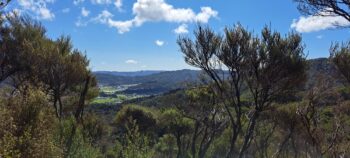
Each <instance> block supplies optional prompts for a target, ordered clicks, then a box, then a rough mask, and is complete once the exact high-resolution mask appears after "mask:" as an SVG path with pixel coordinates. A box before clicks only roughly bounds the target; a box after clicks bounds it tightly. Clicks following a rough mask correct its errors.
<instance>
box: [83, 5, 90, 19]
mask: <svg viewBox="0 0 350 158" xmlns="http://www.w3.org/2000/svg"><path fill="white" fill-rule="evenodd" d="M89 14H90V11H89V10H87V9H85V7H83V8H81V15H82V16H83V17H87V16H89Z"/></svg>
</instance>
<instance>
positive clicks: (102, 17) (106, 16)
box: [92, 10, 114, 24]
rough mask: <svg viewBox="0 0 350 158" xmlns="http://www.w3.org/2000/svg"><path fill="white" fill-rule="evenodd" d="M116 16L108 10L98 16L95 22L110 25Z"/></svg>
mask: <svg viewBox="0 0 350 158" xmlns="http://www.w3.org/2000/svg"><path fill="white" fill-rule="evenodd" d="M113 16H114V15H113V14H112V13H111V12H109V11H108V10H103V11H102V12H101V13H100V14H98V15H97V17H95V18H93V19H92V20H93V21H97V22H100V23H102V24H108V21H109V20H110V19H111V18H112V17H113Z"/></svg>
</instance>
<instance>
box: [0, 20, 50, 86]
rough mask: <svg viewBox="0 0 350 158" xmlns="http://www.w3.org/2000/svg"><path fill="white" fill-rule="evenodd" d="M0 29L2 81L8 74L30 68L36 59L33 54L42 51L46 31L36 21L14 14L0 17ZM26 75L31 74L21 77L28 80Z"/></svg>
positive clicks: (0, 79) (27, 70)
mask: <svg viewBox="0 0 350 158" xmlns="http://www.w3.org/2000/svg"><path fill="white" fill-rule="evenodd" d="M0 30H1V31H0V36H1V38H0V46H1V47H0V82H2V81H4V80H6V79H8V77H10V76H14V75H15V74H18V73H23V72H24V73H25V72H29V71H31V70H32V68H33V65H34V64H33V62H34V63H35V61H37V60H35V59H38V58H36V57H35V56H36V55H37V54H39V53H40V52H42V48H43V42H44V39H45V32H46V31H45V28H43V27H42V26H41V24H39V23H38V22H36V21H33V20H31V19H30V18H29V17H27V16H23V17H19V16H18V15H16V14H14V15H12V16H11V15H10V14H7V15H5V16H3V17H1V18H0ZM31 59H33V60H31ZM27 74H29V73H27ZM28 76H32V74H30V75H25V76H23V77H24V78H26V79H27V80H28Z"/></svg>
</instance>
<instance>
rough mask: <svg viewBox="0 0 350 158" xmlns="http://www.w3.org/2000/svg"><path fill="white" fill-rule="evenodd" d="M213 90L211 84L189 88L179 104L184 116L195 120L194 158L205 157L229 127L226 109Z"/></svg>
mask: <svg viewBox="0 0 350 158" xmlns="http://www.w3.org/2000/svg"><path fill="white" fill-rule="evenodd" d="M211 90H212V89H211V88H210V85H209V86H203V87H197V88H193V89H189V90H187V91H186V98H184V100H185V103H184V104H181V105H177V109H178V111H179V112H180V113H181V115H182V117H184V118H188V119H190V120H192V121H193V122H194V123H193V127H192V128H193V130H192V132H191V133H190V135H191V136H190V137H191V138H190V139H189V143H190V144H191V146H190V150H191V155H192V157H193V158H196V157H198V158H203V157H205V155H206V153H207V151H208V149H209V148H210V146H211V145H212V143H213V142H214V141H215V139H216V138H217V137H218V136H220V135H221V134H222V132H223V131H224V129H225V127H227V119H226V118H225V117H226V116H225V115H224V110H222V108H221V107H220V102H218V101H219V100H218V99H217V98H216V96H215V95H214V94H213V92H212V91H211Z"/></svg>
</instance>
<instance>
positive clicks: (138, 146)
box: [115, 119, 154, 158]
mask: <svg viewBox="0 0 350 158" xmlns="http://www.w3.org/2000/svg"><path fill="white" fill-rule="evenodd" d="M129 122H130V124H127V125H126V133H124V134H123V135H122V137H121V140H120V141H119V142H117V145H116V147H115V153H116V154H117V157H120V158H129V157H132V158H148V157H152V155H153V154H154V151H153V150H152V144H151V142H150V138H149V137H148V136H147V135H145V134H143V133H141V132H140V131H139V128H138V125H137V121H136V120H131V119H130V120H129Z"/></svg>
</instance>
